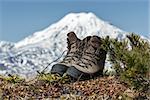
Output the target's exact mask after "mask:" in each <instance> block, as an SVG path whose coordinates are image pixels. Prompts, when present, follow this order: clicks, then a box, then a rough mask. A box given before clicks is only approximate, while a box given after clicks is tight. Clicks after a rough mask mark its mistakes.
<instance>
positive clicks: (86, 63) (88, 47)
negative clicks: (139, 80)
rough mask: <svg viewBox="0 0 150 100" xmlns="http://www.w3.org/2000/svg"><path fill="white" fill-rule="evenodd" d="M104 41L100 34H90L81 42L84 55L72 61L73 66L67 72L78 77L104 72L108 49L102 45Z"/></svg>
mask: <svg viewBox="0 0 150 100" xmlns="http://www.w3.org/2000/svg"><path fill="white" fill-rule="evenodd" d="M101 44H102V41H101V38H100V37H98V36H91V37H90V36H89V37H86V38H85V39H83V40H82V41H81V43H80V46H82V48H79V49H81V51H82V56H81V57H80V58H79V59H78V60H76V61H75V62H74V63H72V66H73V67H70V68H68V70H67V74H68V75H70V76H72V77H74V78H76V79H78V78H79V77H81V76H83V77H82V78H87V77H90V76H94V75H97V74H98V73H99V74H100V73H101V74H102V72H103V69H104V64H105V59H106V51H104V50H103V49H102V48H100V47H101Z"/></svg>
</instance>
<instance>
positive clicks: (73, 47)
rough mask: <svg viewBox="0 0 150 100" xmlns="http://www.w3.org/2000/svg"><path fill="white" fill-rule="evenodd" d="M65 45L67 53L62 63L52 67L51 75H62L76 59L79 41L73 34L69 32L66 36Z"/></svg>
mask: <svg viewBox="0 0 150 100" xmlns="http://www.w3.org/2000/svg"><path fill="white" fill-rule="evenodd" d="M67 37H68V38H67V44H68V47H67V48H68V52H67V55H66V56H65V58H64V59H63V61H62V62H60V63H58V64H55V65H54V66H52V69H51V73H59V74H60V75H63V74H64V73H65V72H66V70H67V69H68V67H70V66H72V61H73V59H77V58H78V56H79V55H78V54H77V53H78V51H79V49H78V48H79V44H80V41H81V40H80V39H79V38H78V37H77V36H76V34H75V33H74V32H70V33H68V34H67Z"/></svg>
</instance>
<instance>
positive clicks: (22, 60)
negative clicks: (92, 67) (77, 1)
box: [0, 13, 127, 77]
mask: <svg viewBox="0 0 150 100" xmlns="http://www.w3.org/2000/svg"><path fill="white" fill-rule="evenodd" d="M70 31H74V32H75V33H76V34H77V36H78V37H79V38H80V39H83V38H85V37H86V36H89V35H98V36H100V37H105V36H107V35H109V36H110V37H111V38H118V39H120V40H122V39H123V38H125V36H126V34H127V33H126V32H125V31H122V30H121V29H119V28H117V27H115V26H113V25H111V24H109V23H108V22H105V21H103V20H101V19H99V18H98V17H96V16H95V15H94V14H93V13H71V14H68V15H66V16H65V17H64V18H62V19H61V20H60V21H59V22H57V23H55V24H53V25H50V26H49V27H48V28H46V29H45V30H42V31H39V32H36V33H34V34H33V35H31V36H29V37H27V38H25V39H23V40H21V41H19V42H18V43H16V44H14V47H13V50H10V51H7V52H4V55H5V56H2V57H1V59H0V64H1V65H0V66H1V68H2V69H1V70H0V74H4V75H5V74H19V75H21V76H24V77H30V76H35V75H36V72H37V71H42V70H43V69H44V67H46V66H47V65H48V64H49V63H50V62H52V61H53V60H55V59H57V58H58V57H60V56H61V54H62V52H63V51H65V50H66V45H67V44H66V38H67V33H68V32H70ZM62 58H63V57H62ZM62 58H61V59H62ZM106 66H107V68H109V67H108V66H111V65H110V63H109V62H108V61H106ZM48 68H49V69H48V70H50V68H51V67H48Z"/></svg>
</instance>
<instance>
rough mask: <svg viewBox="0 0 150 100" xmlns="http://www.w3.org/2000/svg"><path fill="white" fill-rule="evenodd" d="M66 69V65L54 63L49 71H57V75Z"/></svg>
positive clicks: (53, 72)
mask: <svg viewBox="0 0 150 100" xmlns="http://www.w3.org/2000/svg"><path fill="white" fill-rule="evenodd" d="M67 69H68V66H66V65H62V64H55V65H53V66H52V69H51V73H52V74H55V73H58V74H59V75H61V76H62V75H63V74H64V73H65V72H66V71H67Z"/></svg>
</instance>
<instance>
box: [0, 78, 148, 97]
mask: <svg viewBox="0 0 150 100" xmlns="http://www.w3.org/2000/svg"><path fill="white" fill-rule="evenodd" d="M16 80H17V78H15V80H13V79H4V78H0V97H1V98H0V99H2V100H3V99H4V100H5V99H6V100H7V99H11V100H22V99H29V100H30V99H31V100H32V99H36V100H38V99H40V100H41V99H42V100H43V99H44V100H45V99H47V100H49V99H50V100H51V99H57V100H132V98H135V97H136V96H137V93H136V92H133V91H132V90H131V89H129V88H128V86H127V85H126V84H124V83H121V82H120V81H119V79H118V78H116V77H114V76H104V77H98V78H95V79H91V80H85V81H77V82H73V83H70V82H64V83H63V82H55V81H54V82H47V81H44V80H39V79H35V80H32V81H28V82H26V81H25V80H19V79H18V80H17V81H16ZM139 100H141V99H139ZM142 100H143V99H142ZM147 100H148V99H147Z"/></svg>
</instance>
